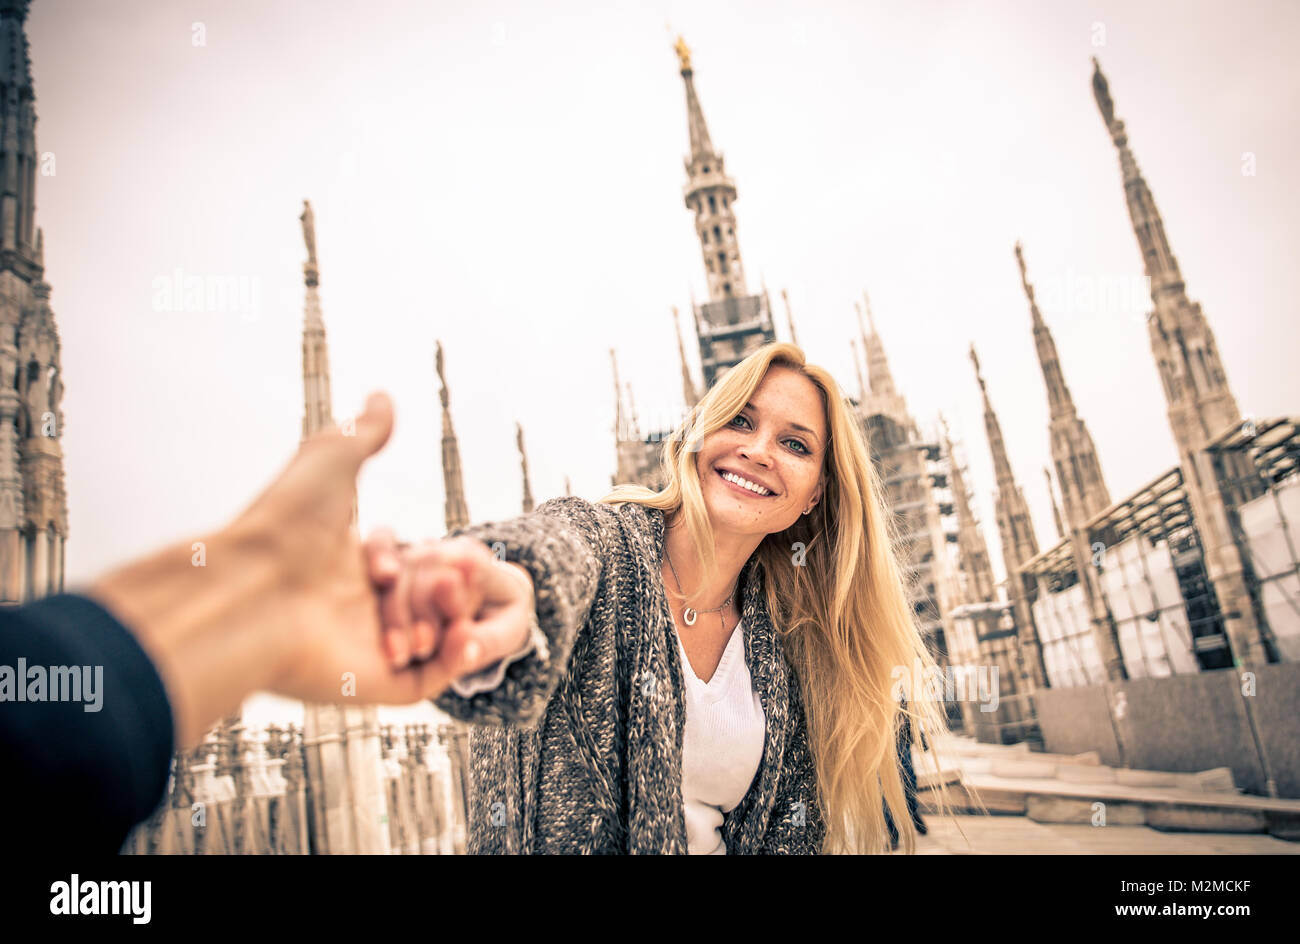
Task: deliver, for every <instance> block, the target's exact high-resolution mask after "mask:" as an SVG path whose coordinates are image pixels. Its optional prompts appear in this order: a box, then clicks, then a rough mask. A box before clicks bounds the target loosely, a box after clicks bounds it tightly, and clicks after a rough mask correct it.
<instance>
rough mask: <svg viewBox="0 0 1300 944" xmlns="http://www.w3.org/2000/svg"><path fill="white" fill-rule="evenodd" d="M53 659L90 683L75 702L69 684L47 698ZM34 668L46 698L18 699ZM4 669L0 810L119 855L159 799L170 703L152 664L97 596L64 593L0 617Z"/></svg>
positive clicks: (38, 832) (45, 837)
mask: <svg viewBox="0 0 1300 944" xmlns="http://www.w3.org/2000/svg"><path fill="white" fill-rule="evenodd" d="M20 659H21V660H23V661H22V662H21V663H20V661H19V660H20ZM20 665H23V666H25V668H26V674H27V675H28V679H26V680H24V679H22V678H19V677H18V670H19V666H20ZM53 666H61V667H62V666H66V667H69V668H72V667H77V671H78V674H79V675H80V676H81V679H80V681H83V682H88V683H89V684H88V685H87V686H86V688H84V689H83V690H82V691H81V692H80V700H75V699H74V698H70V697H67V696H69V694H74V695H75V694H76V691H75V689H72V688H71V687H69V688H68V689H65V690H64V692H63V694H64V696H65V700H52V699H53V698H54V697H55V696H56V689H55V685H54V675H55V673H54V672H52V671H51V667H53ZM34 667H39V669H40V670H41V673H43V674H44V675H45V676H46V678H45V684H44V686H43V700H33V699H31V698H28V697H27V696H28V695H35V694H38V692H36V691H35V690H34V689H33V682H32V680H31V670H32V669H33V668H34ZM85 667H89V671H87V670H86V668H85ZM6 670H8V672H7V675H5V678H7V679H8V680H9V681H10V682H12V685H10V687H9V689H8V690H7V691H4V690H3V688H0V699H3V700H0V756H3V757H4V763H3V765H0V766H3V767H4V769H5V779H6V780H7V781H8V783H7V784H6V785H5V786H4V787H3V788H0V790H2V791H3V792H4V793H6V794H10V795H9V796H7V797H6V798H5V799H6V801H7V802H6V803H5V804H4V806H3V808H0V816H3V817H4V818H5V819H6V820H8V821H9V823H10V824H11V825H10V828H14V827H17V828H18V830H19V832H22V831H23V829H24V828H27V827H29V828H30V829H31V830H32V831H33V832H32V835H34V836H39V837H40V838H41V840H42V841H43V843H44V844H48V843H50V842H51V841H60V840H61V841H63V842H66V843H70V844H72V845H74V846H76V847H79V848H86V849H92V848H93V849H96V850H98V851H103V852H117V851H118V849H119V848H120V846H121V844H122V842H123V840H125V838H126V835H127V833H128V832H129V831H130V829H131V827H132V826H133V825H134V824H135V823H137V822H139V821H140V820H143V819H145V818H146V817H147V816H148V815H149V814H150V813H151V812H153V811H154V809H156V808H157V806H158V804H159V803H160V802H161V801H162V800H163V798H164V795H165V792H166V787H167V780H168V776H169V773H170V767H171V758H172V752H173V749H174V740H175V730H174V727H173V721H172V711H171V703H170V701H169V700H168V697H167V691H166V688H165V687H164V685H163V680H162V677H161V676H160V675H159V673H158V670H157V668H156V667H155V666H154V664H153V661H152V660H151V659H150V658H149V655H148V654H147V653H146V652H145V650H144V649H143V647H141V645H140V643H139V642H138V641H137V639H136V637H135V636H134V635H133V634H132V633H131V631H130V630H129V629H127V628H126V627H125V626H124V625H123V624H122V623H121V622H119V621H118V619H117V618H116V617H115V616H114V615H113V614H112V613H111V612H109V611H108V610H107V609H106V608H105V607H104V606H103V605H101V604H100V603H98V602H97V601H95V600H92V599H90V598H89V597H86V596H81V595H79V594H74V593H61V594H56V595H54V596H50V597H46V598H44V599H41V600H37V601H35V602H33V603H30V604H28V605H26V606H22V607H18V608H15V609H12V610H9V611H8V613H5V614H3V615H2V616H0V673H6ZM101 673H102V674H101ZM3 685H4V680H3V679H0V687H2V686H3ZM20 686H21V687H22V688H23V694H24V699H23V700H22V701H19V700H17V696H18V692H17V691H16V690H15V689H16V688H18V687H20ZM24 824H25V826H24Z"/></svg>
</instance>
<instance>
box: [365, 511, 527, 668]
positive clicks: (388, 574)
mask: <svg viewBox="0 0 1300 944" xmlns="http://www.w3.org/2000/svg"><path fill="white" fill-rule="evenodd" d="M365 548H366V555H367V560H368V569H369V575H370V580H371V583H372V584H373V585H374V586H375V589H376V591H377V592H378V593H379V597H380V606H379V609H380V620H381V622H382V624H383V627H384V628H383V634H384V646H385V650H386V651H387V652H388V654H389V657H390V659H391V660H392V666H393V667H394V668H395V669H401V668H403V667H405V666H407V665H409V664H410V663H412V662H414V663H418V664H419V665H418V667H419V668H420V669H422V670H426V671H432V672H433V673H434V674H436V675H439V676H443V675H445V676H446V678H447V679H448V684H450V681H451V680H454V679H458V678H462V677H463V676H466V675H470V674H472V673H474V672H477V671H479V670H480V669H484V668H486V667H488V666H490V665H492V664H493V663H494V662H497V661H498V660H500V659H502V658H504V657H506V656H509V655H511V654H513V653H515V652H517V651H518V650H519V649H520V648H521V647H522V646H523V645H524V643H525V642H526V641H527V639H528V631H529V625H530V623H531V621H532V616H533V613H534V606H535V603H534V598H533V581H532V577H531V576H530V575H529V573H528V571H527V570H525V569H524V568H523V567H521V566H519V565H518V564H515V563H512V562H509V561H502V560H498V559H497V558H496V557H495V556H494V555H493V554H492V552H491V551H489V550H488V549H487V547H486V546H484V544H483V542H481V541H478V540H475V539H474V538H470V537H466V536H461V537H458V538H449V539H445V540H441V541H426V542H424V543H423V544H420V545H418V546H416V547H413V548H408V549H405V550H403V549H399V548H398V546H397V542H396V540H395V539H394V537H393V534H392V532H391V531H388V530H387V529H383V530H379V531H376V532H374V533H373V534H372V535H371V537H370V538H369V539H368V540H367V541H366V544H365Z"/></svg>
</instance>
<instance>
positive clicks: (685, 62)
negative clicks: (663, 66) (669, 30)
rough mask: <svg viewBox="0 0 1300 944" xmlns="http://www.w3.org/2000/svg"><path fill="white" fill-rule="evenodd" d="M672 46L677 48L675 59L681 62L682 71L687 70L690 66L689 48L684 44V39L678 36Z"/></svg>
mask: <svg viewBox="0 0 1300 944" xmlns="http://www.w3.org/2000/svg"><path fill="white" fill-rule="evenodd" d="M673 48H674V49H676V50H677V59H678V60H679V61H680V62H681V64H682V71H683V72H686V71H688V70H689V69H690V67H691V49H690V47H689V46H687V45H686V40H684V39H682V37H680V36H678V37H677V44H676V45H675V46H673Z"/></svg>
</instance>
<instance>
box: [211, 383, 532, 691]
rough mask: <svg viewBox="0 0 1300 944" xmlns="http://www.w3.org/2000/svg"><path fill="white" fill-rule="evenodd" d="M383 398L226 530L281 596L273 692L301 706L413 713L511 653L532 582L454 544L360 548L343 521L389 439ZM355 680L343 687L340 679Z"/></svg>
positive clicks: (298, 460) (313, 444) (464, 544)
mask: <svg viewBox="0 0 1300 944" xmlns="http://www.w3.org/2000/svg"><path fill="white" fill-rule="evenodd" d="M392 425H393V407H392V403H391V401H390V400H389V398H388V396H387V395H386V394H382V393H376V394H372V395H371V396H370V398H369V399H368V400H367V402H366V410H365V412H364V413H363V414H362V415H360V416H359V417H357V418H356V420H355V421H354V422H353V423H349V424H347V425H346V426H345V427H342V428H340V427H333V428H331V429H329V430H325V431H322V432H320V433H317V434H316V435H314V436H312V437H311V438H310V439H308V440H307V441H305V442H304V443H303V444H302V446H301V447H300V448H299V450H298V453H297V455H295V456H294V458H293V460H292V461H291V462H290V463H289V466H288V468H286V469H285V470H284V471H283V472H282V473H281V474H280V476H279V477H278V478H276V479H275V480H274V481H273V482H272V483H271V485H270V486H269V487H268V488H267V490H266V491H265V492H264V493H263V494H262V496H261V497H260V498H258V499H257V501H255V502H254V503H253V505H252V506H250V507H249V509H248V510H247V511H246V512H245V513H244V514H243V515H241V516H240V518H239V519H238V520H237V521H236V522H235V523H234V524H233V525H232V526H231V528H230V530H233V531H234V532H236V533H237V534H240V533H245V532H251V533H252V534H254V535H256V538H254V539H253V541H252V542H251V543H253V544H259V543H261V544H265V545H266V547H267V552H268V554H269V556H270V557H271V558H273V559H274V561H275V564H276V567H277V570H278V573H279V575H280V576H279V582H280V583H281V584H282V589H283V590H284V591H285V592H284V593H283V594H282V596H283V600H282V603H283V606H284V607H285V615H284V616H282V617H281V621H282V623H283V624H284V625H283V626H282V627H281V628H280V629H278V630H277V631H278V632H281V633H284V632H285V631H288V632H289V636H288V638H287V640H286V643H287V650H288V652H287V658H286V659H285V662H284V664H285V668H284V671H283V673H282V674H281V675H280V677H279V678H277V679H275V680H274V682H273V690H275V691H278V692H280V693H281V694H287V695H291V696H293V697H297V698H301V699H303V700H305V701H318V702H343V703H346V702H348V701H351V702H354V703H378V704H394V705H397V704H410V703H413V702H416V701H421V700H425V699H430V698H436V697H437V696H438V695H440V694H442V693H443V692H445V691H446V690H447V689H448V688H449V687H450V685H451V683H452V682H453V681H455V680H456V679H459V678H462V677H464V676H466V675H469V674H472V673H474V672H476V671H479V670H480V669H483V668H486V667H488V666H490V665H491V664H492V663H494V662H496V661H497V660H499V659H501V658H503V657H506V656H508V655H511V654H512V653H514V652H516V651H518V650H519V649H520V648H521V647H522V646H523V644H524V642H525V641H526V640H527V638H528V633H529V627H530V624H531V621H532V614H533V608H534V605H535V604H534V599H533V583H532V578H531V577H530V576H529V574H528V571H527V570H525V569H524V568H523V567H521V566H519V565H518V564H514V563H510V562H506V561H501V560H498V559H497V558H496V557H495V555H494V554H493V553H492V552H491V551H490V550H489V549H488V547H487V545H485V544H484V543H483V542H482V541H479V540H476V539H474V538H470V537H468V536H462V537H459V538H452V539H446V540H440V541H425V542H422V543H420V544H418V545H414V546H412V547H407V548H403V547H399V545H398V544H397V541H396V539H395V538H394V535H393V532H392V531H390V530H388V529H386V528H384V529H380V530H377V531H374V532H373V533H371V534H370V536H369V537H368V538H367V539H366V541H365V542H364V544H363V543H362V542H361V540H360V538H359V536H358V535H357V532H356V528H355V527H354V526H353V523H352V515H353V505H354V501H355V494H356V492H355V489H356V478H357V475H358V473H359V471H360V468H361V466H362V465H363V464H364V462H365V461H366V460H367V459H368V458H369V457H370V456H372V455H374V454H375V453H377V452H379V451H380V450H381V449H382V448H383V447H384V445H385V444H386V443H387V441H388V438H389V436H390V434H391V431H392ZM345 678H346V680H350V681H351V682H352V685H351V686H350V687H347V686H344V685H343V684H341V681H340V680H341V679H345Z"/></svg>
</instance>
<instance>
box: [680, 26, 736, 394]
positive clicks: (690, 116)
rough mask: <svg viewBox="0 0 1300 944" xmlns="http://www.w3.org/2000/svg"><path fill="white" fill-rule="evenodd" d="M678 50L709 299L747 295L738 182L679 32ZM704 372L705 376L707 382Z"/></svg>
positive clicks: (690, 194)
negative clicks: (716, 140)
mask: <svg viewBox="0 0 1300 944" xmlns="http://www.w3.org/2000/svg"><path fill="white" fill-rule="evenodd" d="M673 48H674V49H675V50H676V51H677V58H678V63H679V65H680V67H681V74H682V80H683V81H684V82H685V83H686V122H687V126H688V128H689V131H690V139H691V154H690V157H688V158H687V159H686V160H685V162H684V163H685V167H686V178H687V182H686V192H685V199H686V207H687V209H689V210H692V211H693V212H694V213H695V232H696V235H697V236H698V237H699V240H700V251H701V252H702V253H703V256H704V271H705V275H706V276H707V278H708V283H709V300H710V301H719V300H721V299H725V298H743V297H746V296H747V295H748V292H747V291H746V289H745V269H744V266H743V265H742V264H741V261H740V244H739V242H738V241H737V239H736V214H735V211H734V210H733V209H732V204H733V203H734V202H735V200H736V184H735V182H734V181H733V180H732V179H731V178H730V177H728V176H727V172H726V167H725V161H724V159H723V156H722V155H721V154H719V153H718V152H717V151H715V150H714V149H713V142H712V141H711V140H710V139H709V129H708V126H707V125H706V124H705V123H704V112H703V110H701V108H700V100H699V97H698V96H697V95H696V94H695V78H694V76H695V72H694V70H693V69H692V68H691V52H690V50H689V49H688V48H687V46H686V42H685V40H683V39H682V38H681V37H680V36H679V37H678V38H677V44H676V46H674V47H673ZM707 374H708V372H707V370H706V376H705V380H706V382H707V381H708V379H709V378H708V376H707Z"/></svg>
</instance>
